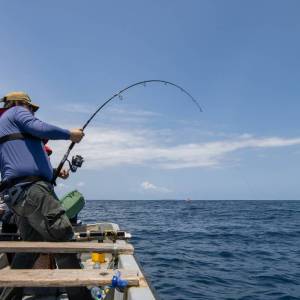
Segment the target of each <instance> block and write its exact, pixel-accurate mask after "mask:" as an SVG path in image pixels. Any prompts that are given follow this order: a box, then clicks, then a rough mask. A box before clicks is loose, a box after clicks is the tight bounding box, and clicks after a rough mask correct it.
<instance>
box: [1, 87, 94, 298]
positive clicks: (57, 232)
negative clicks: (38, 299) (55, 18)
mask: <svg viewBox="0 0 300 300" xmlns="http://www.w3.org/2000/svg"><path fill="white" fill-rule="evenodd" d="M2 102H4V108H6V111H5V112H4V113H3V114H2V115H1V117H0V172H1V178H2V182H1V186H0V192H1V193H2V194H3V197H4V199H6V200H5V201H6V204H7V205H8V206H9V207H10V209H11V210H12V211H14V213H15V214H16V216H17V225H18V229H19V232H20V235H21V238H22V239H23V240H25V241H26V240H27V241H68V240H70V239H71V238H72V236H73V228H72V225H71V224H70V221H69V220H68V218H67V216H66V214H65V211H64V209H63V208H62V207H61V205H60V203H59V202H58V201H57V200H58V198H57V196H56V195H55V193H54V190H53V185H52V183H51V181H52V178H53V168H52V166H51V163H50V160H49V157H48V155H47V153H46V151H45V149H44V144H43V140H49V139H50V140H71V141H72V142H76V143H78V142H80V141H81V139H82V138H83V136H84V133H83V132H82V130H81V129H71V130H67V129H62V128H59V127H56V126H54V125H51V124H48V123H45V122H42V121H41V120H39V119H38V118H36V117H35V116H34V112H35V111H37V109H38V108H39V107H38V106H37V105H36V104H33V103H32V102H31V99H30V97H29V96H28V95H27V94H25V93H23V92H12V93H9V94H7V95H6V96H5V97H4V98H2ZM36 258H37V255H33V254H28V253H20V254H17V255H16V256H15V258H14V260H13V262H12V265H11V267H12V268H15V269H24V268H32V267H33V264H34V262H35V260H36ZM55 260H56V263H57V265H58V267H59V268H68V269H72V268H80V263H79V261H78V259H77V258H76V255H72V254H58V255H55ZM67 293H68V296H69V299H70V300H82V299H91V298H90V294H89V292H88V290H87V289H85V288H79V287H78V288H68V289H67ZM22 294H23V291H22V289H21V288H14V289H9V288H6V289H4V291H3V292H2V294H1V296H0V299H1V300H8V299H13V300H19V299H20V300H21V299H22Z"/></svg>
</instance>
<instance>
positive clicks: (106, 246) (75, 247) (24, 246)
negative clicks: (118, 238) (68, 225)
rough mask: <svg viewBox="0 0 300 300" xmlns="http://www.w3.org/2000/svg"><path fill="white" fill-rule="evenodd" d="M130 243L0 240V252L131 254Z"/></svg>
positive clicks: (131, 247) (132, 249)
mask: <svg viewBox="0 0 300 300" xmlns="http://www.w3.org/2000/svg"><path fill="white" fill-rule="evenodd" d="M133 251H134V248H133V246H132V245H131V244H124V245H122V244H121V245H120V244H113V243H95V242H62V243H59V242H57V243H56V242H18V241H17V242H0V253H1V252H3V253H17V252H27V253H84V252H99V253H116V254H133Z"/></svg>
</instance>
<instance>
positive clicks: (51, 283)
mask: <svg viewBox="0 0 300 300" xmlns="http://www.w3.org/2000/svg"><path fill="white" fill-rule="evenodd" d="M115 272H116V270H101V269H100V270H85V269H80V270H74V269H72V270H70V269H63V270H62V269H54V270H44V269H35V270H24V269H18V270H12V269H4V270H0V287H70V286H90V285H91V286H93V285H95V286H101V285H102V286H103V285H109V284H111V280H112V277H113V275H114V274H115ZM120 272H121V278H122V279H125V280H127V281H128V286H129V287H130V286H139V283H140V280H143V278H142V277H140V276H138V274H137V272H136V271H129V270H120Z"/></svg>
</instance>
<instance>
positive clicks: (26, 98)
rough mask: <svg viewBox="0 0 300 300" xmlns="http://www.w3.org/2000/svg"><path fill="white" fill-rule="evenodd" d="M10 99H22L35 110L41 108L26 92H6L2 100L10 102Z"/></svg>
mask: <svg viewBox="0 0 300 300" xmlns="http://www.w3.org/2000/svg"><path fill="white" fill-rule="evenodd" d="M8 101H22V102H23V103H26V104H28V105H29V106H31V107H32V109H33V110H34V111H37V110H38V109H39V106H38V105H36V104H34V103H32V102H31V99H30V97H29V96H28V94H26V93H24V92H11V93H8V94H6V95H5V96H4V97H3V98H1V100H0V102H4V103H5V102H8Z"/></svg>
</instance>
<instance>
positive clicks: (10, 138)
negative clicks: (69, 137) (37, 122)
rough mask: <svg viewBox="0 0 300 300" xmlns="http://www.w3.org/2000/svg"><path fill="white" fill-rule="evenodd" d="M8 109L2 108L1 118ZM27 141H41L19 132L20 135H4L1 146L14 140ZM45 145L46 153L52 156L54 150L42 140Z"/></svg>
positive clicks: (0, 110) (0, 111)
mask: <svg viewBox="0 0 300 300" xmlns="http://www.w3.org/2000/svg"><path fill="white" fill-rule="evenodd" d="M7 110H8V109H7V108H0V118H1V116H2V115H3V114H4V113H5V112H6V111H7ZM25 139H35V140H41V139H39V138H37V137H35V136H32V135H31V134H28V133H25V132H18V133H11V134H7V135H4V136H2V137H1V138H0V144H3V143H5V142H8V141H14V140H25ZM42 141H43V143H44V148H45V151H46V153H47V154H48V155H49V156H50V155H51V154H52V152H53V151H52V149H51V148H50V147H49V146H48V145H46V144H47V143H48V140H42Z"/></svg>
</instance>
